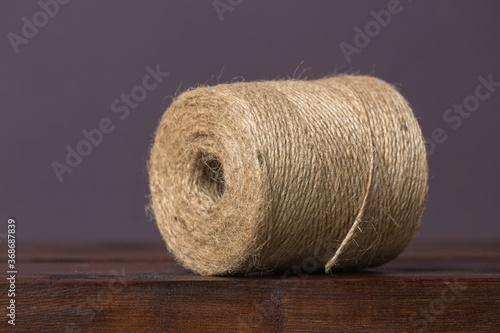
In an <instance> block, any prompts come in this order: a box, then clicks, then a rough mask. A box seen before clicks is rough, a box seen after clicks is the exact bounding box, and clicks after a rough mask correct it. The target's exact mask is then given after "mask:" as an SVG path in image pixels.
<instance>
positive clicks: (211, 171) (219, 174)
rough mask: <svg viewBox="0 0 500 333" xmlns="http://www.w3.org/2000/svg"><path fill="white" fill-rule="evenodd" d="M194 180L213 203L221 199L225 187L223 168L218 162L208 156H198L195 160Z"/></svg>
mask: <svg viewBox="0 0 500 333" xmlns="http://www.w3.org/2000/svg"><path fill="white" fill-rule="evenodd" d="M196 160H197V162H196V166H195V179H196V183H197V185H198V186H199V187H201V188H202V190H203V191H204V192H206V193H207V194H208V195H209V196H210V197H211V198H212V199H213V200H214V201H217V200H219V199H220V198H222V195H223V194H224V190H225V187H226V185H225V184H226V182H225V179H224V168H223V167H222V163H221V162H220V160H219V159H218V158H217V157H216V156H214V155H210V154H200V155H199V156H198V158H197V159H196Z"/></svg>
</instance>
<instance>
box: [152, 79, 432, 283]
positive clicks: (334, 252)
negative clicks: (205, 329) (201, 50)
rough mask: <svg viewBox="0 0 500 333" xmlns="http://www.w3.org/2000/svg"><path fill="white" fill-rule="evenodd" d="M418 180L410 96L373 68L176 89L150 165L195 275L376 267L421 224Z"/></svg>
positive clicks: (163, 215)
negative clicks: (310, 263)
mask: <svg viewBox="0 0 500 333" xmlns="http://www.w3.org/2000/svg"><path fill="white" fill-rule="evenodd" d="M427 174H428V171H427V159H426V152H425V146H424V140H423V137H422V133H421V130H420V127H419V125H418V123H417V121H416V119H415V117H414V115H413V113H412V110H411V108H410V107H409V105H408V103H407V102H406V100H405V99H404V98H403V97H402V96H401V94H399V93H398V91H397V90H396V89H395V88H394V87H393V86H391V85H389V84H388V83H385V82H384V81H381V80H379V79H376V78H373V77H368V76H337V77H331V78H325V79H320V80H314V81H300V80H284V81H263V82H248V83H233V84H220V85H217V86H213V87H201V88H196V89H192V90H189V91H187V92H184V93H182V94H181V95H179V96H178V97H177V98H175V100H174V101H173V103H172V105H171V106H170V107H169V108H168V110H167V111H166V112H165V114H164V116H163V117H162V119H161V121H160V124H159V126H158V129H157V132H156V138H155V142H154V145H153V147H152V149H151V159H150V165H149V176H150V189H151V206H152V208H153V211H154V215H155V218H156V221H157V223H158V227H159V229H160V231H161V233H162V235H163V238H164V239H165V242H166V243H167V246H168V248H169V249H170V251H171V252H172V253H173V254H174V255H175V256H176V258H177V259H178V260H179V261H180V262H181V263H182V264H184V265H185V266H186V267H188V268H190V269H191V270H193V271H195V272H197V273H199V274H203V275H211V274H233V273H248V272H252V271H255V270H283V269H287V268H290V267H292V266H294V265H301V264H302V263H303V262H304V260H311V259H312V260H314V262H315V264H316V265H317V267H318V268H321V267H323V268H324V269H325V270H326V271H327V272H328V271H330V270H332V269H336V270H337V269H353V268H354V269H362V268H365V267H369V266H377V265H381V264H383V263H385V262H387V261H389V260H392V259H394V258H395V257H397V256H398V255H399V254H400V253H401V252H402V251H403V249H404V248H405V247H406V246H407V244H408V243H409V242H410V240H411V239H412V237H413V235H414V234H415V232H416V230H417V229H418V226H419V224H420V220H421V217H422V214H423V211H424V206H425V200H426V195H427Z"/></svg>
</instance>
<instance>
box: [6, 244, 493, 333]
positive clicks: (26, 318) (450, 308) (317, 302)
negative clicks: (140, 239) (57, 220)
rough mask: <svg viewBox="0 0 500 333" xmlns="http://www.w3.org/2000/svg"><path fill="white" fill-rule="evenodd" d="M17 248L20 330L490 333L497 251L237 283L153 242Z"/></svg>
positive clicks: (442, 250) (420, 247)
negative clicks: (192, 267)
mask: <svg viewBox="0 0 500 333" xmlns="http://www.w3.org/2000/svg"><path fill="white" fill-rule="evenodd" d="M21 246H22V247H23V249H22V250H21V249H20V250H19V263H18V274H17V281H16V289H17V291H16V323H17V325H16V328H18V329H21V330H22V331H26V332H34V331H47V332H89V331H96V332H129V331H130V332H132V331H133V332H135V331H140V332H156V331H172V332H189V331H206V332H224V331H227V332H231V331H238V330H239V331H244V332H247V331H255V332H314V331H318V332H324V331H336V332H347V331H352V332H366V331H371V332H402V331H406V332H411V331H415V332H418V331H423V332H424V331H425V332H428V331H439V332H446V331H449V332H452V331H490V332H499V331H500V260H499V258H500V251H499V249H500V246H499V243H498V242H489V243H486V242H485V243H471V242H461V243H442V242H440V243H438V242H430V243H429V242H426V243H423V242H421V243H419V242H416V243H415V244H413V245H412V246H411V247H410V248H409V250H408V251H407V252H406V253H405V254H403V255H402V256H401V257H400V258H398V259H397V260H395V261H393V262H391V263H389V264H387V265H384V266H382V267H379V268H374V269H370V270H368V271H366V272H360V273H344V274H340V273H339V274H334V275H325V274H321V273H320V274H318V273H314V274H310V273H308V272H307V266H305V267H298V268H297V269H296V271H295V273H293V272H281V273H279V274H264V275H262V274H258V273H257V274H253V275H251V276H247V277H202V276H198V275H195V274H193V273H191V272H189V271H188V270H186V269H184V268H182V267H181V266H180V265H178V264H176V263H175V261H173V260H172V258H171V257H170V256H166V254H165V250H164V247H163V245H162V244H161V243H154V244H149V245H148V244H107V245H106V244H101V245H97V244H64V243H59V244H46V245H40V244H28V243H26V244H23V243H21ZM44 246H45V248H44ZM41 249H42V250H41ZM62 250H64V251H62ZM61 251H62V252H61ZM261 275H262V276H261ZM0 284H2V288H3V290H7V289H8V288H7V282H6V280H5V279H2V282H1V283H0ZM5 294H6V293H2V298H1V302H2V304H6V302H7V301H8V300H7V299H6V295H5ZM4 316H5V315H4ZM4 321H5V323H2V327H6V324H7V323H6V320H5V319H4Z"/></svg>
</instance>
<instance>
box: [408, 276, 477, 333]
mask: <svg viewBox="0 0 500 333" xmlns="http://www.w3.org/2000/svg"><path fill="white" fill-rule="evenodd" d="M465 289H467V286H466V285H464V284H461V283H459V282H458V281H457V280H455V281H454V282H453V283H452V282H449V281H447V282H445V286H444V288H443V289H442V290H441V295H440V297H438V298H435V299H433V300H432V301H430V302H429V304H428V305H427V306H424V307H421V308H420V309H419V310H418V312H414V313H413V314H412V315H411V316H410V318H409V321H410V324H411V325H412V326H414V327H415V328H416V329H417V331H418V332H426V331H427V330H428V329H429V328H430V326H431V325H432V324H433V323H434V322H435V321H436V318H437V317H438V316H440V315H442V314H443V313H444V312H445V311H446V310H447V309H448V307H449V306H450V305H451V304H452V303H453V302H455V301H456V300H457V297H458V296H460V295H462V292H463V291H464V290H465Z"/></svg>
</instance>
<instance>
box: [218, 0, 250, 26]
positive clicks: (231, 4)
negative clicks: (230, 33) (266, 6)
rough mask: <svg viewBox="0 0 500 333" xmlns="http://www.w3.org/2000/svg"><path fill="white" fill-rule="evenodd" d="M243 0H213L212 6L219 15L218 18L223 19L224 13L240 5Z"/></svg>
mask: <svg viewBox="0 0 500 333" xmlns="http://www.w3.org/2000/svg"><path fill="white" fill-rule="evenodd" d="M242 2H243V0H214V2H212V6H214V9H215V12H216V13H217V15H218V16H219V20H220V21H221V22H222V21H224V13H226V12H232V11H234V9H235V8H236V7H238V6H239V5H241V3H242Z"/></svg>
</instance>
